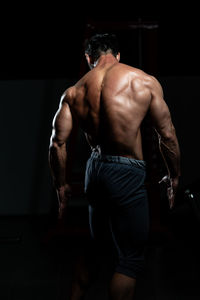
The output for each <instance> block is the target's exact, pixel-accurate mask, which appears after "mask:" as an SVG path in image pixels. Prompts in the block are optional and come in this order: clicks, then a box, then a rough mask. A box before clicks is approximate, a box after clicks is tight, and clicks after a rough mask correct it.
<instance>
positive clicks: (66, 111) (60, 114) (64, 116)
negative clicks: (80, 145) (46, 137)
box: [51, 100, 73, 145]
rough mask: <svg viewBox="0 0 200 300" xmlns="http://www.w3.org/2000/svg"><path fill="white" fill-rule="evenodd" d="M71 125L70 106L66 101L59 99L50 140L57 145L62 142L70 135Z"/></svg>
mask: <svg viewBox="0 0 200 300" xmlns="http://www.w3.org/2000/svg"><path fill="white" fill-rule="evenodd" d="M72 126H73V121H72V114H71V111H70V107H69V105H68V103H67V102H64V101H62V100H61V103H60V106H59V109H58V111H57V112H56V114H55V116H54V119H53V124H52V127H53V128H52V136H51V141H52V142H56V143H57V144H59V145H62V144H64V143H65V142H66V141H67V140H68V138H69V136H70V133H71V130H72Z"/></svg>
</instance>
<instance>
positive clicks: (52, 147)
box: [49, 137, 65, 151]
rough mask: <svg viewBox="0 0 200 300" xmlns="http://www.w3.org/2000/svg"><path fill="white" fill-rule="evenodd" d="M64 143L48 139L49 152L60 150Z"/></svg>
mask: <svg viewBox="0 0 200 300" xmlns="http://www.w3.org/2000/svg"><path fill="white" fill-rule="evenodd" d="M64 144H65V143H64V142H62V141H59V140H58V139H56V138H52V137H51V139H50V144H49V150H50V151H51V150H55V149H59V148H61V147H62V146H63V145H64Z"/></svg>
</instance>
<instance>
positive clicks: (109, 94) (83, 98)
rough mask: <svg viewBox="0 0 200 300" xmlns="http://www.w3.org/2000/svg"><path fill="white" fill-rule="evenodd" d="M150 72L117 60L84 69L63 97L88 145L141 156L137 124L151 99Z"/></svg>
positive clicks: (116, 152) (138, 125) (107, 150)
mask: <svg viewBox="0 0 200 300" xmlns="http://www.w3.org/2000/svg"><path fill="white" fill-rule="evenodd" d="M151 81H152V78H151V76H149V75H147V74H145V73H144V72H143V71H141V70H138V69H135V68H132V67H130V66H128V65H124V64H121V63H118V62H116V61H115V62H114V63H113V62H105V63H103V64H100V65H98V66H96V67H95V68H94V69H92V70H91V71H90V72H88V73H87V74H86V75H85V76H84V77H83V78H82V79H81V80H80V81H79V82H78V83H77V84H76V85H75V86H74V87H72V88H70V89H68V90H67V91H66V94H65V99H66V101H67V102H68V104H69V106H70V109H71V112H72V115H73V116H74V117H75V118H76V119H77V120H78V123H79V125H80V127H81V128H82V129H83V131H84V132H85V134H86V136H87V139H88V141H89V143H90V145H91V146H92V147H95V146H96V145H99V146H100V147H101V150H102V152H104V153H106V154H111V155H124V156H129V157H133V158H136V159H143V155H142V142H141V133H140V125H141V122H142V120H143V118H144V116H145V115H146V112H147V110H148V108H149V105H150V102H151V91H150V88H149V83H150V82H151Z"/></svg>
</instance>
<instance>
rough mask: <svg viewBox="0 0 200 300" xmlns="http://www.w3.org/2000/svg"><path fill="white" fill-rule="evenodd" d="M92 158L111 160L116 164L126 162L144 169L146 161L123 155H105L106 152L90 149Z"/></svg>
mask: <svg viewBox="0 0 200 300" xmlns="http://www.w3.org/2000/svg"><path fill="white" fill-rule="evenodd" d="M91 158H92V159H98V160H100V161H103V162H113V163H118V164H126V165H131V166H135V167H138V168H141V169H144V170H145V169H146V162H145V161H144V160H138V159H134V158H129V157H125V156H117V155H107V154H101V153H99V152H96V151H92V154H91Z"/></svg>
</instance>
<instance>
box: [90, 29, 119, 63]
mask: <svg viewBox="0 0 200 300" xmlns="http://www.w3.org/2000/svg"><path fill="white" fill-rule="evenodd" d="M109 52H110V53H112V54H113V55H114V56H117V54H118V52H119V44H118V40H117V37H116V35H115V34H111V33H103V34H95V35H94V36H92V37H91V38H90V39H89V40H88V41H87V42H86V45H85V53H87V54H88V55H89V56H91V57H92V58H93V59H94V60H97V59H98V58H99V56H100V55H101V54H103V53H109Z"/></svg>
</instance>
